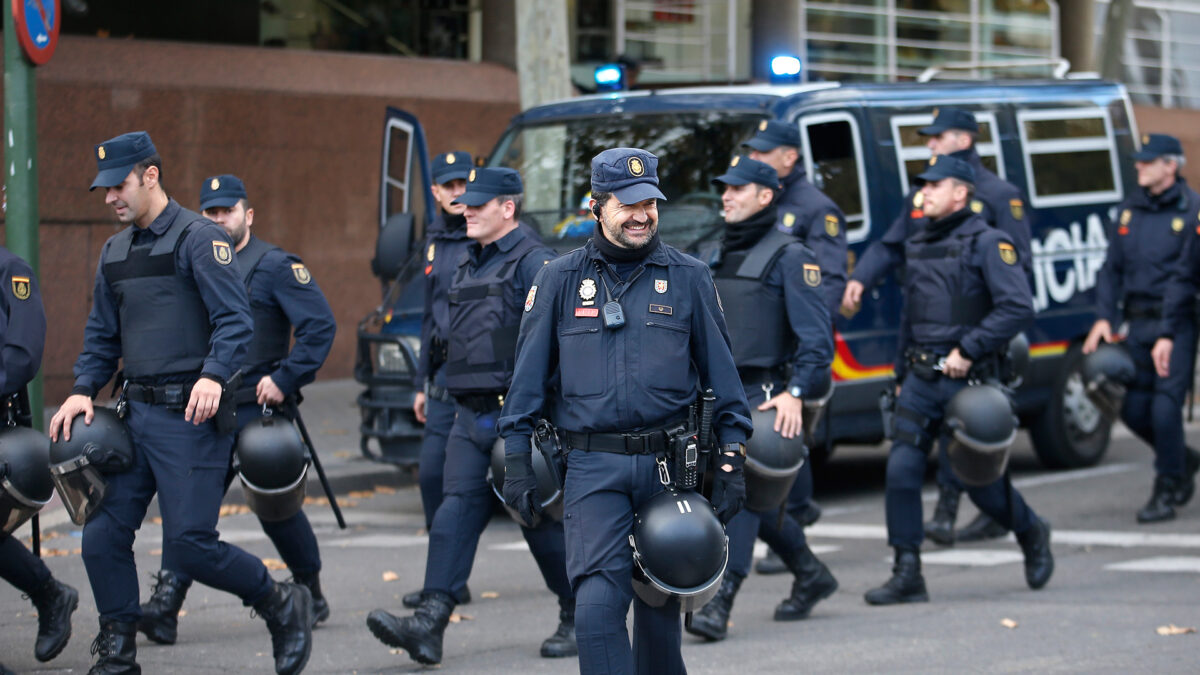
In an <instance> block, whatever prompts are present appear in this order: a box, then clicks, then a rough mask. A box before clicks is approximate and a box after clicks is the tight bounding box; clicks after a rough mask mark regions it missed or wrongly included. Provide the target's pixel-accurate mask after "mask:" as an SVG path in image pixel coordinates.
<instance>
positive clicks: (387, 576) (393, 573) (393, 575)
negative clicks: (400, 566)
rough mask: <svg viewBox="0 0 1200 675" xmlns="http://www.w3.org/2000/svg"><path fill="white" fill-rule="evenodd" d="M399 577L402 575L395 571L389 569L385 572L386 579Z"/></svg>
mask: <svg viewBox="0 0 1200 675" xmlns="http://www.w3.org/2000/svg"><path fill="white" fill-rule="evenodd" d="M399 578H400V575H399V574H396V573H395V572H393V571H391V570H388V571H387V572H384V573H383V580H384V581H396V580H397V579H399Z"/></svg>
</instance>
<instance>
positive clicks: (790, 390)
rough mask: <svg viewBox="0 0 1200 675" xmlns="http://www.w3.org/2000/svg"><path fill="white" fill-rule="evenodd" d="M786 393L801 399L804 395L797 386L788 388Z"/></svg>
mask: <svg viewBox="0 0 1200 675" xmlns="http://www.w3.org/2000/svg"><path fill="white" fill-rule="evenodd" d="M788 393H789V394H791V395H792V396H794V397H796V398H801V397H802V396H803V395H804V390H803V389H801V388H800V387H799V386H798V385H792V386H790V387H788Z"/></svg>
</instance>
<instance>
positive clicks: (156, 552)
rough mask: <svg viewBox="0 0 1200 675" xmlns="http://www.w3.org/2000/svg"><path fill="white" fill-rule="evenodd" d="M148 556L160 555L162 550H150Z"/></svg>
mask: <svg viewBox="0 0 1200 675" xmlns="http://www.w3.org/2000/svg"><path fill="white" fill-rule="evenodd" d="M150 555H162V549H161V548H152V549H150Z"/></svg>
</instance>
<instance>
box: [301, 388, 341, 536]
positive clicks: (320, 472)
mask: <svg viewBox="0 0 1200 675" xmlns="http://www.w3.org/2000/svg"><path fill="white" fill-rule="evenodd" d="M288 405H289V407H290V408H291V409H292V415H293V417H294V418H295V420H296V427H297V428H298V429H300V437H301V438H303V439H304V444H305V445H307V446H308V454H309V456H310V457H312V463H313V468H314V469H316V470H317V478H319V479H320V480H321V488H322V489H324V490H325V496H326V497H329V507H330V508H331V509H333V516H334V517H335V518H337V524H338V527H339V528H341V529H343V530H344V529H346V519H345V518H343V517H342V509H341V507H340V506H338V503H337V495H335V494H333V488H331V487H330V486H329V479H328V478H326V477H325V469H324V468H323V467H322V466H321V460H320V458H318V457H317V449H316V447H314V446H313V442H312V438H311V437H310V436H309V435H308V427H305V426H304V419H303V418H302V417H300V406H299V405H297V404H296V402H295V401H294V400H292V401H290V402H289V404H288Z"/></svg>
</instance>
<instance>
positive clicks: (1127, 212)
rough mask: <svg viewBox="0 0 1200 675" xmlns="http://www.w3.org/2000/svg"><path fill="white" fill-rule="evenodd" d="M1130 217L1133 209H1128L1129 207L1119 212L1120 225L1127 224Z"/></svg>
mask: <svg viewBox="0 0 1200 675" xmlns="http://www.w3.org/2000/svg"><path fill="white" fill-rule="evenodd" d="M1132 218H1133V211H1130V210H1129V209H1125V210H1124V211H1122V212H1121V224H1122V225H1128V224H1129V221H1130V220H1131V219H1132Z"/></svg>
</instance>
